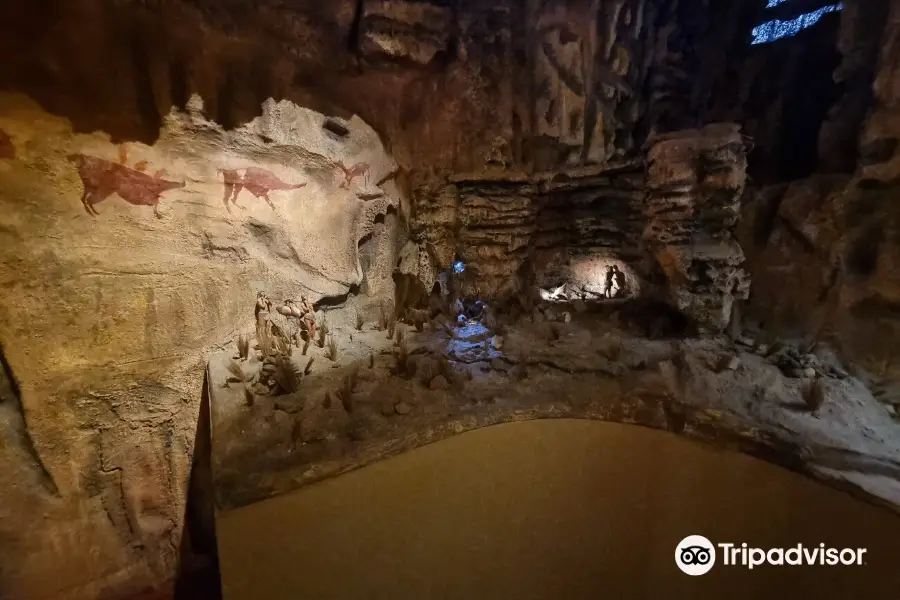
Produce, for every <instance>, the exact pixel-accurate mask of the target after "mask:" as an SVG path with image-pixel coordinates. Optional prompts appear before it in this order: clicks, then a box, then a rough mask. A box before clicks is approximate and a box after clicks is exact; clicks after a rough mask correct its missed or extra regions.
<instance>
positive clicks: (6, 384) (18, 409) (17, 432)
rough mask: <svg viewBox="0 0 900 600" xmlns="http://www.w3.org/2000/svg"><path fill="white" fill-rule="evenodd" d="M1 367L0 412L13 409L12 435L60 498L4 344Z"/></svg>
mask: <svg viewBox="0 0 900 600" xmlns="http://www.w3.org/2000/svg"><path fill="white" fill-rule="evenodd" d="M0 366H2V368H3V372H2V376H3V380H2V381H0V410H2V409H4V408H7V407H8V408H10V409H12V414H11V415H10V417H11V418H10V419H9V420H8V422H9V423H10V425H11V426H12V427H11V429H12V432H11V433H12V435H13V436H14V437H16V438H18V442H19V444H20V445H21V448H22V449H23V450H24V451H25V452H26V454H28V456H29V457H30V458H31V463H32V468H33V469H34V471H35V472H36V473H37V474H38V477H39V479H40V482H41V484H42V485H43V486H44V488H45V489H46V490H47V491H48V492H49V493H50V494H52V495H53V496H57V497H59V496H60V493H59V488H58V487H57V485H56V482H55V481H54V480H53V475H51V474H50V471H49V469H47V466H46V465H45V464H44V461H43V460H41V455H40V454H39V453H38V451H37V447H36V446H35V444H34V439H33V438H32V437H31V432H30V431H29V430H28V420H27V419H26V418H25V409H24V407H23V406H22V392H21V390H20V388H19V383H18V381H16V378H15V375H14V374H13V371H12V368H11V367H10V365H9V362H7V360H6V353H5V352H4V350H3V345H2V344H0Z"/></svg>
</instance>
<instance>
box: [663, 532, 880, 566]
mask: <svg viewBox="0 0 900 600" xmlns="http://www.w3.org/2000/svg"><path fill="white" fill-rule="evenodd" d="M865 553H866V549H865V548H828V547H826V546H825V544H819V545H818V546H812V547H808V546H804V545H803V544H797V545H796V546H792V547H790V548H770V549H768V550H764V549H762V548H753V547H749V546H747V544H740V545H738V544H731V543H722V542H720V543H718V544H715V545H714V544H713V543H712V542H711V541H709V540H708V539H707V538H705V537H703V536H702V535H689V536H687V537H686V538H684V539H683V540H681V541H680V542H679V543H678V546H677V547H676V548H675V564H676V565H677V566H678V568H679V569H681V571H682V572H683V573H686V574H688V575H704V574H706V573H708V572H709V571H710V569H712V568H713V566H714V565H715V564H716V558H717V557H718V558H719V559H720V560H719V562H720V564H722V565H723V566H726V567H738V566H740V567H746V568H748V569H753V568H754V567H758V566H761V565H772V566H784V565H789V566H812V565H820V566H836V565H846V566H850V565H863V564H865V561H864V559H863V557H864V555H865Z"/></svg>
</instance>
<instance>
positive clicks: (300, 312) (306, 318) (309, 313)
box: [294, 296, 316, 340]
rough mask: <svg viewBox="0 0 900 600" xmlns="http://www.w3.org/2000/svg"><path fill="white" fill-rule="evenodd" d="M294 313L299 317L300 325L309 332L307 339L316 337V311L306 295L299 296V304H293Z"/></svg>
mask: <svg viewBox="0 0 900 600" xmlns="http://www.w3.org/2000/svg"><path fill="white" fill-rule="evenodd" d="M294 315H295V316H299V317H300V326H301V327H302V328H303V329H304V330H306V331H307V332H309V339H310V340H313V339H314V338H315V337H316V311H315V307H314V306H313V304H312V302H310V301H309V300H307V299H306V296H300V304H299V305H297V306H294Z"/></svg>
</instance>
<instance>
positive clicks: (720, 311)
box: [644, 124, 750, 331]
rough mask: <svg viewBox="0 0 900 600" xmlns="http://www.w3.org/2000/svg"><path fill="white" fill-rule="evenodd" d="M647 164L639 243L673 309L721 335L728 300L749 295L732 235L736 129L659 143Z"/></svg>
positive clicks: (741, 167)
mask: <svg viewBox="0 0 900 600" xmlns="http://www.w3.org/2000/svg"><path fill="white" fill-rule="evenodd" d="M647 161H648V172H647V199H646V203H645V216H646V219H647V225H646V229H645V230H644V240H645V241H646V242H647V244H648V247H649V249H650V252H651V253H652V254H653V255H654V257H655V259H656V261H657V263H658V264H659V266H660V268H661V269H662V271H663V272H664V273H665V274H666V277H667V279H668V282H667V287H668V290H667V291H668V294H669V295H670V297H671V299H672V301H673V303H674V304H675V306H677V307H678V308H679V309H680V310H682V311H684V312H685V314H686V315H688V316H689V317H690V318H691V319H693V320H694V321H695V322H696V323H697V324H698V325H700V326H701V327H703V328H706V329H708V330H711V331H722V330H723V329H724V328H725V327H726V326H727V325H728V323H729V320H730V318H731V308H732V303H733V302H734V300H735V299H738V300H742V299H745V298H746V297H747V295H748V293H749V291H750V280H749V277H748V275H747V273H746V272H745V271H744V270H743V268H742V265H743V262H744V253H743V251H742V250H741V247H740V245H739V244H738V242H737V239H736V238H735V236H734V234H733V232H734V229H735V227H736V226H737V222H738V219H739V217H740V201H741V196H742V194H743V191H744V183H745V178H746V174H745V171H746V159H745V157H744V142H743V139H742V138H741V134H740V131H739V127H738V126H736V125H735V126H730V125H724V124H717V125H709V126H707V127H706V128H704V129H702V130H693V131H691V130H688V131H682V132H678V133H673V134H668V135H665V136H660V137H658V138H656V139H655V140H653V143H652V146H651V148H650V150H649V153H648V157H647Z"/></svg>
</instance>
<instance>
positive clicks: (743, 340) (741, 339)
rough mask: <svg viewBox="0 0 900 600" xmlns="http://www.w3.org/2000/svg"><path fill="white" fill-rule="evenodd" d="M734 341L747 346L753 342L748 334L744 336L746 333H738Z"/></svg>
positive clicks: (749, 346)
mask: <svg viewBox="0 0 900 600" xmlns="http://www.w3.org/2000/svg"><path fill="white" fill-rule="evenodd" d="M734 341H735V342H737V343H738V344H740V345H741V346H747V347H748V348H752V347H753V343H754V342H753V338H752V337H750V336H746V335H740V336H738V338H737V339H736V340H734Z"/></svg>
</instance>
